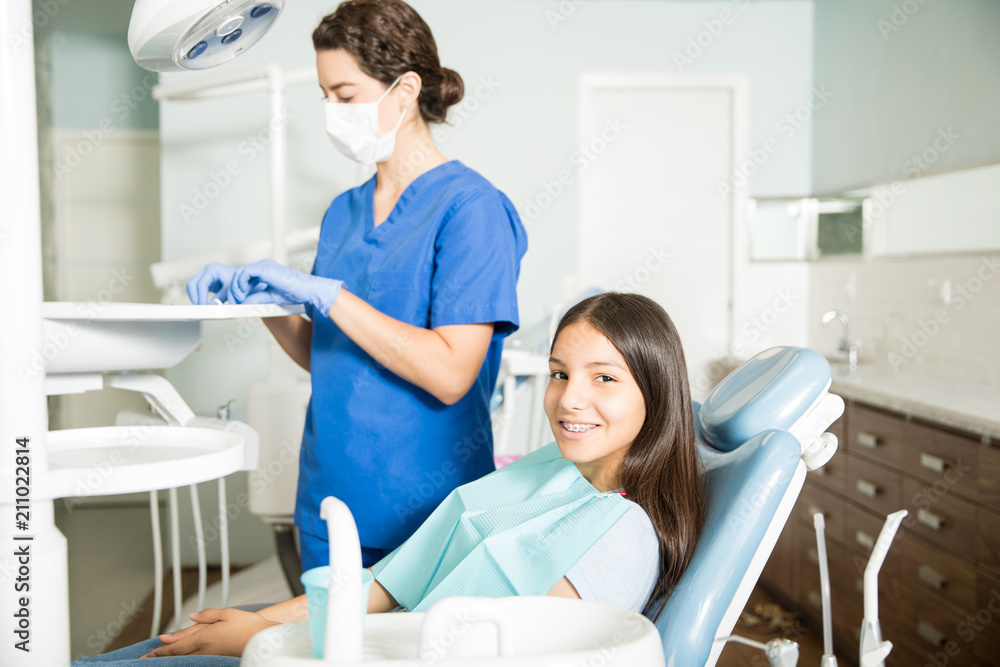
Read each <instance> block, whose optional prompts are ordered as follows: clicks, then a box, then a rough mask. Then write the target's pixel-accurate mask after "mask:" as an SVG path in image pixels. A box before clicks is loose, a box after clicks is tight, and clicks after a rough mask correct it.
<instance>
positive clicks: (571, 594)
mask: <svg viewBox="0 0 1000 667" xmlns="http://www.w3.org/2000/svg"><path fill="white" fill-rule="evenodd" d="M548 595H551V596H552V597H557V598H571V599H573V600H579V599H580V594H579V593H577V592H576V588H574V587H573V584H571V583H570V582H569V579H567V578H566V577H563V578H562V579H560V580H559V581H557V582H556V585H555V586H553V587H552V590H550V591H549V592H548Z"/></svg>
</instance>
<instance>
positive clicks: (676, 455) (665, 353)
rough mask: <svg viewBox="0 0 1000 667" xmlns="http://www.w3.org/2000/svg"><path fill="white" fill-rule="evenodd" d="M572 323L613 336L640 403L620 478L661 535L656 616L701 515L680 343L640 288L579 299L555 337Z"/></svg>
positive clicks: (653, 600) (650, 607) (649, 610)
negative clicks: (638, 423)
mask: <svg viewBox="0 0 1000 667" xmlns="http://www.w3.org/2000/svg"><path fill="white" fill-rule="evenodd" d="M575 322H586V323H587V324H589V325H590V326H592V327H594V328H595V329H597V330H598V331H600V332H601V333H602V334H604V336H605V337H606V338H607V339H608V340H609V341H611V344H612V345H614V346H615V348H616V349H617V350H618V352H619V353H621V355H622V357H623V358H624V359H625V363H626V364H628V369H629V372H631V374H632V377H633V378H635V381H636V383H637V384H638V385H639V390H640V391H641V392H642V398H643V400H644V401H645V404H646V419H645V421H644V422H643V424H642V427H641V428H640V429H639V434H638V435H637V436H636V437H635V440H633V441H632V444H631V445H629V448H628V450H626V452H625V455H624V457H623V458H622V462H621V467H620V468H619V471H618V482H619V486H621V487H622V488H623V489H624V490H625V493H626V494H627V496H628V498H629V499H630V500H632V501H633V502H635V503H637V504H638V505H639V506H640V507H642V509H643V510H645V512H646V514H647V515H648V516H649V519H650V521H652V522H653V527H654V528H655V529H656V535H657V538H658V539H659V542H660V571H659V577H658V578H657V581H656V586H655V587H654V588H653V593H652V595H651V596H650V599H649V601H648V602H647V603H646V607H645V609H643V613H644V614H647V615H651V616H652V618H653V620H654V621H655V620H656V619H657V618H658V617H659V615H660V613H661V612H662V610H663V603H664V602H665V601H666V599H667V597H668V596H669V595H670V593H671V591H672V590H673V589H674V586H676V585H677V582H678V581H679V580H680V578H681V575H682V574H683V573H684V570H685V569H686V568H687V566H688V563H690V562H691V556H692V554H693V553H694V546H695V543H696V542H697V541H698V537H699V535H701V530H702V527H703V526H704V522H705V494H704V490H703V488H702V485H701V480H700V478H699V475H698V460H697V455H696V453H695V436H694V414H693V411H692V407H691V392H690V389H689V388H688V376H687V364H686V363H685V362H684V350H683V349H682V348H681V340H680V336H679V335H678V333H677V329H676V328H675V327H674V323H673V322H672V321H671V320H670V317H669V316H668V315H667V313H666V311H664V310H663V308H661V307H660V306H659V304H657V303H656V302H655V301H653V300H652V299H649V298H647V297H644V296H641V295H639V294H623V293H617V292H607V293H603V294H598V295H597V296H592V297H590V298H588V299H585V300H583V301H581V302H580V303H578V304H576V305H575V306H573V307H572V308H570V309H569V311H567V313H566V314H565V315H564V316H563V318H562V321H560V322H559V327H558V328H557V329H556V333H555V337H554V338H553V340H555V338H557V337H558V336H559V333H560V332H561V331H562V330H563V329H564V328H566V327H567V326H569V325H570V324H573V323H575Z"/></svg>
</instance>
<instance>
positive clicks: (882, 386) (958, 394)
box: [830, 363, 1000, 441]
mask: <svg viewBox="0 0 1000 667" xmlns="http://www.w3.org/2000/svg"><path fill="white" fill-rule="evenodd" d="M831 368H832V372H833V378H832V379H833V382H832V386H831V387H830V391H832V392H833V393H835V394H839V395H840V396H842V397H843V398H845V399H854V400H856V401H859V402H862V403H868V404H870V405H874V406H876V407H880V408H885V409H886V410H893V411H895V412H900V413H902V414H905V415H909V416H913V417H915V418H917V419H921V420H923V421H928V422H932V423H935V424H940V425H942V426H947V427H950V428H954V429H958V430H961V431H966V432H968V433H972V434H975V435H981V436H989V437H990V438H992V439H993V440H994V441H1000V387H998V386H996V385H992V384H988V383H986V382H970V381H967V380H959V379H957V378H949V377H944V376H939V375H933V374H930V373H927V372H921V371H919V370H912V369H909V368H901V369H899V370H894V369H892V368H891V367H889V366H873V365H866V364H861V365H859V366H858V371H857V374H856V375H855V376H854V377H850V376H849V374H848V372H847V365H846V364H839V363H837V364H831Z"/></svg>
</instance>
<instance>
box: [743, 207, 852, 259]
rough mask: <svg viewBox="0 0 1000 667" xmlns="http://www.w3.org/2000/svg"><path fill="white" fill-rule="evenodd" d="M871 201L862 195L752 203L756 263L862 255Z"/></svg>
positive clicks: (749, 216)
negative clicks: (866, 215) (865, 221)
mask: <svg viewBox="0 0 1000 667" xmlns="http://www.w3.org/2000/svg"><path fill="white" fill-rule="evenodd" d="M866 201H867V200H866V199H865V198H864V197H863V196H860V195H857V196H854V195H852V196H844V197H823V198H816V197H801V198H791V197H779V198H766V199H764V198H761V199H751V200H750V202H749V207H750V210H749V211H748V213H747V220H748V221H749V225H750V259H751V260H752V261H757V262H775V261H802V260H807V259H817V258H820V257H829V256H832V255H857V254H861V253H862V251H863V249H864V245H863V244H864V222H863V211H865V210H867V209H866V206H865V202H866Z"/></svg>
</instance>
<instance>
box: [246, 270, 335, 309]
mask: <svg viewBox="0 0 1000 667" xmlns="http://www.w3.org/2000/svg"><path fill="white" fill-rule="evenodd" d="M343 286H344V282H343V281H342V280H334V279H333V278H321V277H320V276H314V275H312V274H309V273H303V272H302V271H296V270H295V269H290V268H288V267H287V266H285V265H284V264H278V263H277V262H275V261H274V260H273V259H263V260H261V261H259V262H257V263H255V264H249V265H247V266H244V267H243V268H241V269H239V270H237V271H236V274H235V275H234V276H233V279H232V282H231V283H230V287H229V300H230V301H231V302H232V303H277V304H281V305H291V304H297V303H304V304H308V305H311V306H312V307H313V308H315V309H316V311H318V312H320V313H323V314H324V315H326V314H328V313H329V312H330V308H331V307H332V306H333V302H334V301H336V300H337V296H338V295H339V294H340V288H342V287H343Z"/></svg>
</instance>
